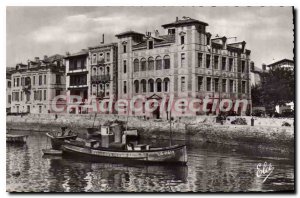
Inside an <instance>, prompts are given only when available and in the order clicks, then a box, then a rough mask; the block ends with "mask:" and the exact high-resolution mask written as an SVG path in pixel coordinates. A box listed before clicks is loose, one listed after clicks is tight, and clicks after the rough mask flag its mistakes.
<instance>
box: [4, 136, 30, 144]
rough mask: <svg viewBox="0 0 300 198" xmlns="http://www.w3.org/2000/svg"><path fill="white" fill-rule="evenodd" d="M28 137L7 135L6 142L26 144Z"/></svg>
mask: <svg viewBox="0 0 300 198" xmlns="http://www.w3.org/2000/svg"><path fill="white" fill-rule="evenodd" d="M27 137H28V136H27V135H13V134H6V142H8V143H22V144H23V143H26V141H27Z"/></svg>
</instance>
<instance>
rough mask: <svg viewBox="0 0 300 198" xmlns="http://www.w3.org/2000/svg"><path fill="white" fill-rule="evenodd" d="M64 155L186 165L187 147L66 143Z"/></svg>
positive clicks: (82, 142) (95, 142)
mask: <svg viewBox="0 0 300 198" xmlns="http://www.w3.org/2000/svg"><path fill="white" fill-rule="evenodd" d="M62 150H63V155H74V156H77V157H78V156H81V157H85V158H90V159H91V160H100V161H103V160H113V161H116V160H117V161H121V162H125V161H135V162H142V163H171V164H186V163H187V153H186V146H185V145H172V146H169V147H161V148H151V147H150V146H149V145H135V146H133V145H126V148H121V147H120V148H105V147H100V146H99V142H98V141H95V140H94V141H90V142H84V141H81V142H80V141H65V144H63V146H62Z"/></svg>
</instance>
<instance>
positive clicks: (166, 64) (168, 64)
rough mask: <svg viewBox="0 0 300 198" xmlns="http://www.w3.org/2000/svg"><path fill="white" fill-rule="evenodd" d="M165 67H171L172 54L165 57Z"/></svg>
mask: <svg viewBox="0 0 300 198" xmlns="http://www.w3.org/2000/svg"><path fill="white" fill-rule="evenodd" d="M164 69H170V56H168V55H166V56H165V57H164Z"/></svg>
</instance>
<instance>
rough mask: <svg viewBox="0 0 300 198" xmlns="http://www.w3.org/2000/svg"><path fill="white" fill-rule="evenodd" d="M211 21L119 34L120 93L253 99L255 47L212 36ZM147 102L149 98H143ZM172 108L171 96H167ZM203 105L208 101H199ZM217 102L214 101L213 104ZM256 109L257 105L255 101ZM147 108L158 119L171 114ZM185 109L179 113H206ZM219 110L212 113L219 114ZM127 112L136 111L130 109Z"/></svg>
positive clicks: (129, 96)
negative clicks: (253, 54)
mask: <svg viewBox="0 0 300 198" xmlns="http://www.w3.org/2000/svg"><path fill="white" fill-rule="evenodd" d="M207 26H208V24H207V23H205V22H201V21H198V20H195V19H191V18H189V17H184V18H182V19H180V20H179V19H178V18H176V21H175V22H172V23H169V24H165V25H162V27H163V28H164V30H165V32H164V34H160V33H159V32H158V31H155V33H153V34H151V33H149V32H148V33H146V34H141V33H138V32H134V31H127V32H123V33H120V34H117V35H116V37H117V38H118V40H119V41H118V74H119V75H118V96H119V98H122V99H126V100H130V99H132V98H133V97H134V96H136V95H143V96H145V97H146V98H147V100H148V99H149V100H150V99H156V100H160V101H162V98H164V97H165V98H168V97H169V96H170V94H172V95H174V98H175V100H176V99H180V98H199V99H203V98H205V97H206V96H207V97H209V98H211V99H225V98H226V99H233V100H236V99H246V100H247V101H249V103H250V104H251V97H250V94H251V93H250V74H249V64H250V53H251V52H250V50H247V49H246V42H244V41H243V42H235V43H228V39H227V38H226V37H216V38H211V34H210V33H209V32H207V31H206V27H207ZM140 103H141V104H137V106H143V108H144V104H145V101H140ZM166 103H167V104H166V105H165V106H168V99H167V100H166ZM199 105H200V106H201V105H202V104H199ZM211 106H212V104H211V103H210V104H209V105H208V108H210V107H211ZM249 107H251V105H249ZM159 108H160V107H158V108H157V109H156V110H155V111H154V112H152V113H147V112H144V110H143V113H142V115H143V116H146V117H150V118H151V117H153V118H168V115H169V114H170V112H167V109H159ZM201 109H202V108H201V107H200V108H199V111H198V112H196V113H195V112H187V111H185V110H183V111H182V112H180V113H179V116H184V115H191V114H192V115H193V114H194V115H195V114H196V115H201V114H203V112H202V111H201ZM218 112H219V110H218V109H217V110H216V111H214V112H213V111H210V112H209V114H217V113H218ZM125 113H127V114H135V112H134V111H130V110H128V112H125Z"/></svg>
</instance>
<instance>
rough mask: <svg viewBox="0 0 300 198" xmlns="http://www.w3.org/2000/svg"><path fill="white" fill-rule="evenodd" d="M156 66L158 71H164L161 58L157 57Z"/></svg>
mask: <svg viewBox="0 0 300 198" xmlns="http://www.w3.org/2000/svg"><path fill="white" fill-rule="evenodd" d="M155 65H156V70H161V69H162V60H161V57H160V56H158V57H156V59H155Z"/></svg>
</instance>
